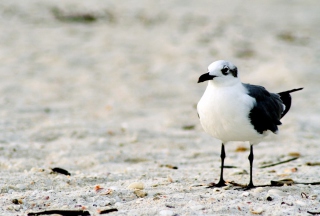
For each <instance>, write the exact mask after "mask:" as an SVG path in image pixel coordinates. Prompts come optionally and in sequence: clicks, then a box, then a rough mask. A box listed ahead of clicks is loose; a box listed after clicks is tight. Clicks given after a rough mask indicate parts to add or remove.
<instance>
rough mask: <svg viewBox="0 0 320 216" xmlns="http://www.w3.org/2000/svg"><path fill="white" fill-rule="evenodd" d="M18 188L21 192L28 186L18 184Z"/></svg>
mask: <svg viewBox="0 0 320 216" xmlns="http://www.w3.org/2000/svg"><path fill="white" fill-rule="evenodd" d="M16 187H17V188H18V189H20V190H24V189H26V188H27V186H26V185H25V184H17V185H16Z"/></svg>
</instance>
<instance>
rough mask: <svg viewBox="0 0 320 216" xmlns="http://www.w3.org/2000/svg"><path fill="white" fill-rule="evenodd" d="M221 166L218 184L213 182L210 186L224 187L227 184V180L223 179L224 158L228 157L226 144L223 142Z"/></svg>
mask: <svg viewBox="0 0 320 216" xmlns="http://www.w3.org/2000/svg"><path fill="white" fill-rule="evenodd" d="M220 158H221V168H220V180H219V182H218V183H217V184H215V183H211V184H210V185H209V186H208V188H214V187H223V186H226V182H225V181H224V180H223V167H224V159H225V158H226V152H225V150H224V144H223V143H222V144H221V154H220Z"/></svg>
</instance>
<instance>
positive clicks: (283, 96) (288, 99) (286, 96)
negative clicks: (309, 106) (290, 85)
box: [278, 88, 303, 118]
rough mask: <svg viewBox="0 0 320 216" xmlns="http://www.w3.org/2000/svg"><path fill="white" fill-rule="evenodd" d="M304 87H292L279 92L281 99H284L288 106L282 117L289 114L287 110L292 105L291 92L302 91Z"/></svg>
mask: <svg viewBox="0 0 320 216" xmlns="http://www.w3.org/2000/svg"><path fill="white" fill-rule="evenodd" d="M302 89H303V88H297V89H291V90H288V91H284V92H280V93H278V95H279V96H280V99H281V100H282V102H283V104H284V105H285V106H286V108H285V109H284V111H283V113H282V115H281V118H282V117H283V116H284V115H285V114H287V112H288V111H289V109H290V107H291V95H290V93H292V92H296V91H300V90H302Z"/></svg>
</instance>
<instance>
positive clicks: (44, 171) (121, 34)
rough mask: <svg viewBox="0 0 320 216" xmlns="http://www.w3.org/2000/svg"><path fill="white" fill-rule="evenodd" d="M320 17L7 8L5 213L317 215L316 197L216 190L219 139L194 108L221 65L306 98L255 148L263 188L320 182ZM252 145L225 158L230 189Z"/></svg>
mask: <svg viewBox="0 0 320 216" xmlns="http://www.w3.org/2000/svg"><path fill="white" fill-rule="evenodd" d="M319 6H320V3H319V2H318V1H316V0H306V1H290V2H288V1H270V0H263V1H259V2H256V1H247V2H243V1H239V0H237V1H235V0H227V1H215V2H212V1H182V0H175V1H168V2H167V1H158V2H151V1H146V0H143V1H127V0H124V1H121V2H118V1H100V0H92V1H78V0H70V1H62V0H60V1H58V0H47V1H40V0H30V1H17V0H14V1H12V0H2V1H1V2H0V18H1V19H0V22H1V25H0V94H1V97H0V117H1V118H0V119H1V120H0V214H1V215H27V214H28V213H29V214H30V213H34V212H41V211H48V210H85V211H88V212H89V213H90V214H91V215H99V212H101V211H103V210H107V209H116V210H117V211H116V212H112V213H109V214H110V215H250V214H260V215H310V214H309V213H308V211H309V212H319V211H320V186H319V185H303V184H293V185H291V186H290V185H284V186H282V187H261V188H257V189H254V190H250V191H238V190H235V188H237V187H236V186H233V185H230V186H228V187H226V188H221V189H208V188H206V187H205V185H207V184H209V183H210V182H216V181H217V180H218V178H219V166H220V158H219V154H220V141H219V140H216V139H214V138H212V137H210V136H209V135H207V134H205V133H204V132H203V130H202V128H201V126H200V123H199V121H198V117H197V114H196V109H195V105H196V103H197V102H198V100H199V99H200V97H201V96H202V93H203V92H204V90H205V87H206V84H205V83H202V84H197V83H196V82H197V79H198V77H199V76H200V75H201V74H202V73H205V72H206V67H207V66H208V65H209V64H210V63H211V62H212V61H215V60H218V59H226V60H229V61H232V62H233V63H234V64H235V65H237V66H238V69H239V73H240V77H241V80H242V81H243V82H246V83H252V84H258V85H263V86H265V87H266V88H267V89H268V90H270V91H272V92H280V91H283V90H288V89H291V88H298V87H304V90H303V91H300V92H296V93H294V94H293V105H292V108H291V110H290V112H289V113H288V114H287V115H286V116H285V118H284V119H283V120H282V123H283V125H282V126H281V127H280V133H279V134H278V135H271V136H270V137H268V138H267V139H265V140H263V141H262V142H261V143H260V144H259V145H257V146H255V147H254V153H255V161H254V170H253V171H254V183H255V184H257V185H260V184H269V183H270V181H271V180H281V179H293V180H294V181H295V182H319V181H320V166H319V162H320V156H319V152H320V146H319V139H320V134H319V129H320V116H319V114H318V113H319V110H320V102H319V100H318V98H319V97H320V91H319V90H320V88H319V81H320V71H319V66H320V63H319V62H320V61H319V60H320V41H319V38H320V28H319V23H320V13H319ZM248 147H249V144H248V143H230V144H228V145H227V146H226V154H227V158H226V161H225V163H226V165H228V166H235V167H236V168H229V169H225V179H226V180H228V181H234V182H237V183H241V184H247V183H248V178H249V175H248V172H249V163H248V160H247V156H248V154H249V152H248ZM239 149H240V150H242V151H240V152H239ZM297 156H298V159H296V160H293V161H291V162H287V163H284V164H280V165H276V166H273V167H268V168H259V167H261V166H263V165H266V164H271V163H277V162H279V161H284V160H288V159H291V158H294V157H297ZM310 165H313V166H310ZM55 167H60V168H63V169H65V170H67V171H68V172H70V174H71V175H70V176H67V175H63V174H59V173H53V172H52V170H51V169H52V168H55ZM137 188H140V190H137Z"/></svg>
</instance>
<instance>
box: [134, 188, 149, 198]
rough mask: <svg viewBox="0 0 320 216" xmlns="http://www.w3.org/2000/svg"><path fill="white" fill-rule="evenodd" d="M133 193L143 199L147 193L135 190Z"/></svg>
mask: <svg viewBox="0 0 320 216" xmlns="http://www.w3.org/2000/svg"><path fill="white" fill-rule="evenodd" d="M133 193H134V194H135V195H136V196H137V197H140V198H143V197H145V196H147V195H148V193H147V192H145V191H143V190H135V191H134V192H133Z"/></svg>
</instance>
